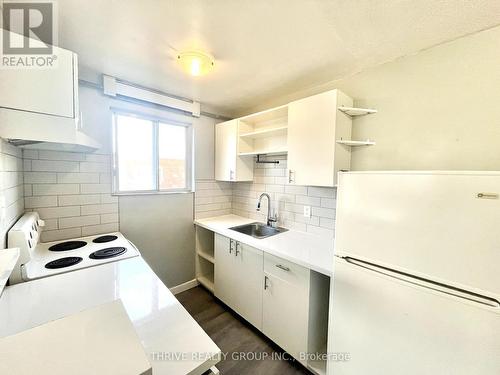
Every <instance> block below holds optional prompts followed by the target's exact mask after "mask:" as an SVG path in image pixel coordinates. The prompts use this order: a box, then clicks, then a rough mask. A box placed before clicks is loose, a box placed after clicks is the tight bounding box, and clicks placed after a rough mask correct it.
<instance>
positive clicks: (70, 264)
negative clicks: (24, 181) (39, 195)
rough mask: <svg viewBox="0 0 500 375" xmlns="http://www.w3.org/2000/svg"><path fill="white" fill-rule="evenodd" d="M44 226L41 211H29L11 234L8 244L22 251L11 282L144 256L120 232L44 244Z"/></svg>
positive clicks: (10, 231)
mask: <svg viewBox="0 0 500 375" xmlns="http://www.w3.org/2000/svg"><path fill="white" fill-rule="evenodd" d="M43 226H44V222H43V220H40V217H39V216H38V213H36V212H28V213H26V214H24V215H23V216H22V217H21V218H20V219H19V220H18V221H17V222H16V224H15V225H14V226H13V227H12V228H11V229H10V230H9V232H8V233H7V242H8V247H9V248H15V247H17V248H19V249H20V254H21V255H20V257H19V260H18V262H17V264H16V267H15V269H14V271H13V272H12V274H11V276H10V279H9V281H10V283H11V284H17V283H20V282H23V281H29V280H35V279H40V278H42V277H47V276H53V275H57V274H61V273H66V272H71V271H76V270H79V269H82V268H87V267H94V266H98V265H101V264H104V263H109V262H116V261H119V260H122V259H127V258H132V257H136V256H139V255H140V253H139V251H138V250H137V248H136V247H135V246H134V245H133V244H132V243H131V242H130V241H128V240H127V239H126V238H125V237H124V236H123V235H122V234H121V233H119V232H115V233H107V234H100V235H95V236H88V237H81V238H73V239H69V240H64V241H54V242H45V243H41V242H39V239H40V235H41V231H42V228H43Z"/></svg>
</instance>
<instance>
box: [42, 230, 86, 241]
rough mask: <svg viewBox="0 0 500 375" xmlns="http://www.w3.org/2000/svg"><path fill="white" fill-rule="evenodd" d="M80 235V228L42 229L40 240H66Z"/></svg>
mask: <svg viewBox="0 0 500 375" xmlns="http://www.w3.org/2000/svg"><path fill="white" fill-rule="evenodd" d="M81 236H82V229H81V228H68V229H56V230H44V231H43V232H42V242H51V241H59V240H67V239H70V238H75V237H81Z"/></svg>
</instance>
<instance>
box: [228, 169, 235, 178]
mask: <svg viewBox="0 0 500 375" xmlns="http://www.w3.org/2000/svg"><path fill="white" fill-rule="evenodd" d="M229 179H230V180H231V181H232V180H234V171H233V170H232V169H230V170H229Z"/></svg>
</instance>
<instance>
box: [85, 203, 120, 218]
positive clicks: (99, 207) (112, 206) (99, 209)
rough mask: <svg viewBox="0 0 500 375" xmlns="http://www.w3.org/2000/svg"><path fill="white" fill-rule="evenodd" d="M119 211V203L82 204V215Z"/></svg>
mask: <svg viewBox="0 0 500 375" xmlns="http://www.w3.org/2000/svg"><path fill="white" fill-rule="evenodd" d="M117 212H118V203H108V204H93V205H88V206H82V215H97V214H112V213H117Z"/></svg>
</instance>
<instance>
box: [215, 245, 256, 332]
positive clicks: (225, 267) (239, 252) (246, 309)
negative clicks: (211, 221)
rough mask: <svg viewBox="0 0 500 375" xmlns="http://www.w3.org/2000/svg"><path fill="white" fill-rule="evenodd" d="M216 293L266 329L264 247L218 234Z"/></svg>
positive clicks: (247, 318) (230, 305)
mask: <svg viewBox="0 0 500 375" xmlns="http://www.w3.org/2000/svg"><path fill="white" fill-rule="evenodd" d="M215 259H216V261H215V276H214V280H215V295H216V297H217V298H219V299H220V300H222V301H223V302H224V303H225V304H226V305H228V306H229V307H231V308H232V309H233V310H234V311H236V312H237V313H238V314H239V315H241V316H242V317H243V318H245V319H246V320H247V321H248V322H250V323H251V324H253V325H254V326H255V327H257V328H258V329H261V328H262V290H263V287H262V286H263V261H264V256H263V253H262V251H261V250H258V249H255V248H253V247H251V246H248V245H245V244H242V243H240V242H238V241H235V240H233V239H229V238H227V237H224V236H221V235H216V236H215Z"/></svg>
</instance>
